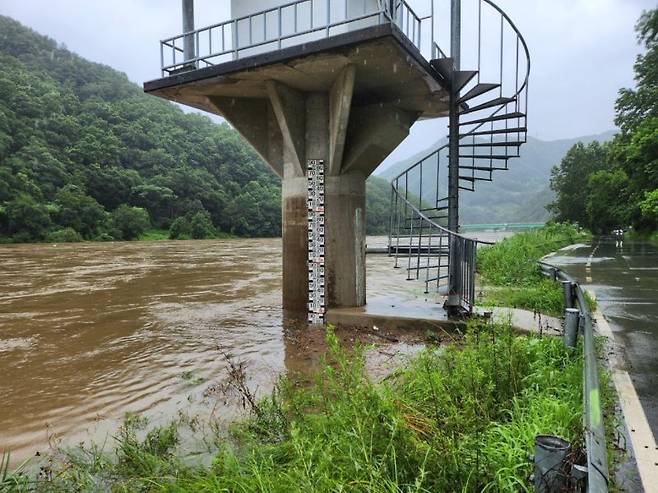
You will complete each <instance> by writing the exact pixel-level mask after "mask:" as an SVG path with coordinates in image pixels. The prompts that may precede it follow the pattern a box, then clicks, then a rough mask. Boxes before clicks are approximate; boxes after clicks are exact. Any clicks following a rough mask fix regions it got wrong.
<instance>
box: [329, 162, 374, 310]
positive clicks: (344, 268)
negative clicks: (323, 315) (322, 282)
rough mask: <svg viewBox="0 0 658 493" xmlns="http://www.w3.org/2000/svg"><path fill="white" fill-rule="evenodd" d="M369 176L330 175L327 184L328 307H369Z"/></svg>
mask: <svg viewBox="0 0 658 493" xmlns="http://www.w3.org/2000/svg"><path fill="white" fill-rule="evenodd" d="M365 208H366V177H365V175H363V174H361V173H356V172H355V173H348V174H345V175H339V176H328V177H327V178H326V182H325V222H326V228H325V241H326V245H325V248H326V256H325V273H326V274H325V275H326V281H327V297H326V299H327V307H330V308H340V307H353V306H363V305H365V304H366V255H365V239H366V236H365V235H366V228H365Z"/></svg>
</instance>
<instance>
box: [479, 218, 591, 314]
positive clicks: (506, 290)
mask: <svg viewBox="0 0 658 493" xmlns="http://www.w3.org/2000/svg"><path fill="white" fill-rule="evenodd" d="M589 238H590V236H589V235H588V234H587V233H585V232H584V231H583V230H581V229H579V228H577V227H576V226H573V225H571V224H548V225H546V226H544V227H543V228H540V229H536V230H532V231H528V232H524V233H519V234H516V235H514V236H511V237H509V238H506V239H504V240H503V241H501V242H499V243H496V244H495V245H492V246H488V247H484V248H482V249H480V250H479V251H478V258H477V271H478V273H479V274H480V276H481V284H482V286H481V291H482V295H483V296H482V297H481V299H480V304H482V305H485V306H507V307H513V308H524V309H526V310H533V311H538V312H542V313H545V314H548V315H553V316H559V315H561V314H562V312H563V310H564V302H563V299H562V291H561V289H562V288H561V286H560V285H559V283H555V282H552V281H550V280H548V279H546V278H545V277H544V276H542V275H541V273H540V272H539V268H538V267H537V262H538V261H539V260H540V259H541V258H542V257H544V256H545V255H548V254H549V253H551V252H554V251H555V250H559V249H560V248H564V247H566V246H568V245H571V244H573V243H577V242H581V241H584V240H588V239H589Z"/></svg>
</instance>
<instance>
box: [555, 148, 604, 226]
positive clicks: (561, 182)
mask: <svg viewBox="0 0 658 493" xmlns="http://www.w3.org/2000/svg"><path fill="white" fill-rule="evenodd" d="M608 168H609V164H608V156H607V152H606V147H605V146H602V145H601V144H600V143H598V142H596V141H594V142H592V143H591V144H588V145H585V144H583V143H582V142H579V143H578V144H576V145H575V146H573V147H572V148H571V149H569V151H568V152H567V154H566V155H565V156H564V158H563V159H562V162H561V163H560V165H559V166H555V167H553V169H552V170H551V190H553V191H554V192H555V200H554V201H553V202H552V203H551V204H549V206H548V209H549V211H551V212H552V213H553V216H554V218H555V220H557V221H571V222H577V223H579V224H581V225H583V226H586V225H588V224H589V216H588V213H587V193H586V191H587V181H588V178H589V176H590V175H591V174H592V173H595V172H596V171H601V170H606V169H608Z"/></svg>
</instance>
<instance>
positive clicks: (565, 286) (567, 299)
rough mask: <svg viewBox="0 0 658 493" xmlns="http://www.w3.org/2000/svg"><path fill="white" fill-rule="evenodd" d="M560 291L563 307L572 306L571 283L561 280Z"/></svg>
mask: <svg viewBox="0 0 658 493" xmlns="http://www.w3.org/2000/svg"><path fill="white" fill-rule="evenodd" d="M562 292H563V295H564V307H565V308H573V283H572V282H571V281H562Z"/></svg>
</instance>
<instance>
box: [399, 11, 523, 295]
mask: <svg viewBox="0 0 658 493" xmlns="http://www.w3.org/2000/svg"><path fill="white" fill-rule="evenodd" d="M477 2H478V45H477V60H478V67H477V69H478V83H479V82H480V73H481V67H480V63H481V56H482V40H481V32H482V26H481V19H482V6H483V4H484V5H488V6H489V7H491V8H492V9H494V11H495V12H496V13H497V14H499V15H500V25H501V27H500V40H499V41H500V73H499V76H500V79H499V80H498V82H499V86H500V97H502V96H503V91H504V88H503V83H504V77H503V67H504V49H503V45H504V39H505V36H504V34H505V31H504V28H505V24H507V26H508V28H509V29H511V30H512V31H513V32H514V34H515V35H516V45H515V46H514V48H515V49H516V51H515V54H514V55H515V58H514V62H515V63H514V65H515V66H514V70H515V72H514V83H515V87H514V90H513V91H512V94H510V95H509V96H506V97H508V98H511V99H512V100H513V101H514V104H515V107H516V111H519V110H520V109H521V105H522V104H523V100H524V99H525V106H524V107H523V109H524V112H523V117H519V123H520V118H523V122H524V124H523V127H525V122H526V121H527V119H526V116H525V115H526V114H527V100H528V96H527V92H528V81H529V77H530V52H529V50H528V46H527V43H526V41H525V39H524V38H523V35H522V34H521V32H520V31H519V29H518V28H517V27H516V25H515V24H514V22H512V20H511V19H510V18H509V16H508V15H507V14H506V13H505V12H503V10H502V9H501V8H500V7H498V6H497V5H496V4H495V3H494V2H493V1H491V0H477ZM433 11H434V2H433V1H432V13H433ZM433 27H434V25H433ZM520 48H521V49H522V50H523V54H524V55H525V73H524V74H519V66H520V63H521V60H522V59H521V58H520V57H519V49H520ZM435 54H438V56H439V57H446V55H445V53H443V51H441V49H440V48H439V46H438V44H437V43H435V42H434V33H432V56H433V57H434V55H435ZM453 68H454V67H453ZM520 76H521V78H522V79H521V80H520ZM492 82H493V81H492ZM509 104H510V103H509V102H507V103H501V104H499V105H496V106H494V107H493V109H492V110H491V111H489V112H487V114H486V116H484V117H478V118H477V120H483V121H481V122H480V123H474V124H473V125H469V126H468V128H469V130H468V131H465V132H464V133H463V134H461V135H460V137H459V139H460V141H463V140H464V139H466V138H469V137H470V138H472V139H473V141H472V144H475V143H476V142H475V135H474V134H475V132H477V131H478V130H479V129H480V128H482V127H483V126H484V125H487V124H489V123H491V130H492V131H493V130H494V121H493V120H488V119H489V118H494V117H496V116H497V115H498V114H499V113H500V112H501V111H503V110H505V109H506V108H507V107H508V105H509ZM516 127H519V128H520V127H522V125H520V124H519V125H516ZM507 128H508V127H507V121H506V120H505V129H507ZM493 135H494V134H493V133H492V134H491V138H490V143H491V144H493V143H494V137H493ZM526 138H527V131H526V132H525V133H524V135H523V141H525V139H526ZM517 140H519V139H517ZM498 142H499V141H496V143H498ZM507 142H508V140H507V135H505V140H504V141H503V142H501V143H503V144H507ZM499 145H500V144H499ZM493 148H494V147H493V146H491V148H490V149H491V155H494V154H493ZM445 149H449V144H445V145H443V146H440V147H439V148H437V149H435V150H433V151H431V152H429V153H428V154H426V155H424V156H423V157H422V158H421V159H420V160H418V161H417V162H415V163H414V164H412V165H411V166H409V167H408V168H407V169H405V170H404V171H402V172H401V173H399V174H398V175H397V176H395V177H394V178H393V179H392V180H391V187H392V191H391V217H390V225H389V226H390V230H389V255H393V254H394V255H395V257H396V265H397V263H398V257H399V256H400V249H399V248H397V247H398V246H399V240H397V237H398V236H399V235H400V218H399V215H400V206H399V204H403V205H404V211H405V216H406V218H405V222H404V223H403V226H406V225H407V223H411V226H413V225H414V221H417V222H419V223H421V224H419V225H417V226H416V227H417V229H418V226H422V223H424V222H426V223H427V224H426V226H425V227H426V228H427V227H429V230H430V232H431V231H433V230H436V231H443V232H444V234H448V235H454V236H455V237H458V236H459V235H458V233H457V232H456V231H448V230H447V228H445V227H444V226H443V225H441V224H439V222H438V221H439V220H441V219H446V218H447V214H446V212H445V211H446V209H447V207H446V204H447V202H448V196H447V194H446V196H443V195H442V194H440V193H439V188H440V180H439V178H440V172H439V171H440V167H441V152H442V151H444V150H445ZM474 149H475V148H474ZM472 154H473V155H475V154H477V153H475V152H473V153H472ZM433 160H435V163H434V162H433ZM505 162H506V161H505ZM426 163H429V164H430V165H431V166H435V168H432V169H431V171H433V172H435V179H436V187H435V189H433V190H432V192H433V195H434V197H432V199H431V201H432V202H433V207H429V208H428V207H424V206H423V204H425V203H426V200H425V197H424V195H425V188H424V186H423V172H424V166H425V164H426ZM460 166H461V162H460ZM482 168H484V169H485V170H486V171H488V172H489V175H490V176H491V173H492V172H493V171H494V170H496V169H499V168H496V167H494V165H493V164H492V160H491V161H490V162H489V165H488V167H485V166H482ZM506 168H507V164H505V168H503V169H506ZM486 171H485V172H486ZM416 175H418V176H417V178H418V181H417V183H416V184H414V179H415V177H416ZM460 175H461V173H460ZM476 176H477V175H476V163H475V158H473V161H472V165H471V177H472V185H473V186H472V188H469V190H474V188H475V187H474V183H475V180H476ZM480 179H481V178H480ZM410 183H411V184H414V190H410V186H409V185H410ZM416 186H417V188H415V187H416ZM415 190H417V191H418V193H417V194H415V193H413V192H414V191H415ZM410 195H411V196H414V195H417V199H418V206H416V204H415V203H412V201H410V200H409V197H410ZM413 202H415V197H414V200H413ZM430 211H432V212H431V216H432V217H429V216H428V215H425V214H424V212H430ZM408 218H410V220H408ZM396 220H397V221H396ZM402 231H403V233H404V232H406V231H407V229H406V228H404V227H403V228H402ZM422 232H423V228H422V227H421V228H420V235H419V236H422ZM394 238H395V239H396V240H397V241H396V244H395V246H394ZM419 241H420V240H419ZM451 244H452V243H451ZM406 252H407V255H409V256H410V255H411V248H410V247H408V248H407V249H406ZM430 253H431V252H430ZM455 259H456V260H455V261H461V260H462V259H461V257H459V256H455ZM449 261H450V256H448V257H447V260H446V264H447V263H448V262H449ZM439 263H441V262H439ZM446 267H447V265H446ZM448 270H449V271H450V272H452V269H448ZM473 276H474V270H473V274H472V276H471V277H470V278H468V279H464V280H463V281H464V282H465V286H461V285H458V286H457V289H458V291H459V293H458V294H459V295H460V297H461V298H462V301H463V302H465V304H466V305H467V308H470V307H471V306H472V300H469V299H464V294H465V293H464V292H465V291H468V289H470V286H471V285H472V282H473V279H472V277H473ZM466 294H468V293H466Z"/></svg>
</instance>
